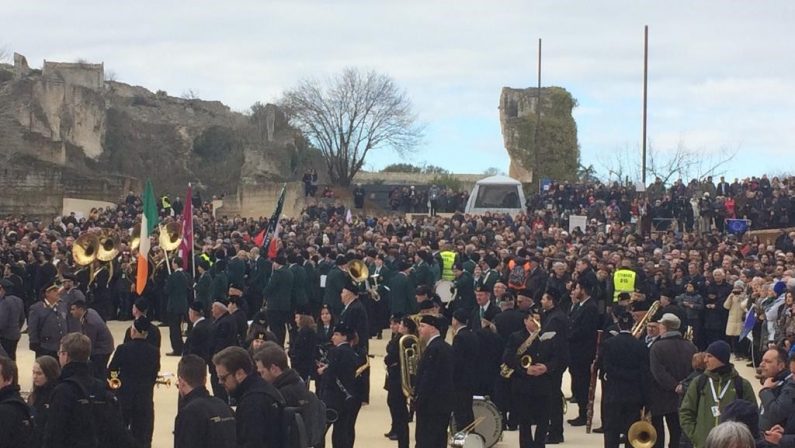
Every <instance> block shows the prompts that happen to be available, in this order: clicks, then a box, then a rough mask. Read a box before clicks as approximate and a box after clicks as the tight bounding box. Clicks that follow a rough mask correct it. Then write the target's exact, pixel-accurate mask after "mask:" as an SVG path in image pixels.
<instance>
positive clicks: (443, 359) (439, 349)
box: [414, 315, 455, 448]
mask: <svg viewBox="0 0 795 448" xmlns="http://www.w3.org/2000/svg"><path fill="white" fill-rule="evenodd" d="M439 319H440V318H439V317H435V316H432V315H425V316H422V318H421V319H420V328H419V330H420V338H421V339H422V341H424V342H425V344H426V348H425V352H424V353H423V355H422V358H421V359H420V363H419V366H418V367H417V387H416V389H415V397H414V404H415V410H416V415H417V420H416V421H417V425H416V428H415V434H414V438H415V440H416V442H417V444H416V448H439V447H444V446H446V445H447V424H448V423H449V421H450V413H451V412H452V411H453V401H454V396H455V393H454V390H453V348H452V347H450V344H448V343H447V342H445V341H444V340H443V339H442V338H441V337H440V336H439V326H440V325H439V321H438V320H439Z"/></svg>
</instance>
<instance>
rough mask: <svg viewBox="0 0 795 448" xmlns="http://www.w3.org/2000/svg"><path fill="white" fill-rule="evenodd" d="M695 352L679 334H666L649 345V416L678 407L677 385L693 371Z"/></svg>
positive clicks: (674, 410) (691, 344) (671, 410)
mask: <svg viewBox="0 0 795 448" xmlns="http://www.w3.org/2000/svg"><path fill="white" fill-rule="evenodd" d="M697 351H698V349H697V348H696V346H695V345H693V343H692V342H690V341H688V340H686V339H684V338H682V335H681V333H679V332H671V333H665V334H663V335H662V336H660V338H659V339H657V340H656V341H655V342H654V344H652V345H651V348H650V350H649V365H650V367H651V369H650V371H651V376H652V381H651V393H650V394H649V395H650V399H649V408H650V410H651V413H652V415H654V416H656V415H663V414H668V413H671V412H676V411H678V410H679V401H680V397H679V394H677V393H676V386H678V385H679V383H680V382H681V381H682V380H684V379H685V378H687V376H688V375H690V372H692V371H693V367H692V358H693V355H694V354H695V353H696V352H697Z"/></svg>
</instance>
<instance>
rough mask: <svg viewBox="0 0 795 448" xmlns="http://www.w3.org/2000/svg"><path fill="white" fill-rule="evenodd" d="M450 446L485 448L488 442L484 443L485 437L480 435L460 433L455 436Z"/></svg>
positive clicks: (457, 447)
mask: <svg viewBox="0 0 795 448" xmlns="http://www.w3.org/2000/svg"><path fill="white" fill-rule="evenodd" d="M450 446H452V447H454V448H484V447H485V446H486V442H484V441H483V436H481V435H480V434H478V433H474V432H470V433H468V434H465V433H463V432H459V433H456V434H455V435H453V440H451V441H450Z"/></svg>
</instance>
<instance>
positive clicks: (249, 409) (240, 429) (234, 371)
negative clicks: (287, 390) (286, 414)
mask: <svg viewBox="0 0 795 448" xmlns="http://www.w3.org/2000/svg"><path fill="white" fill-rule="evenodd" d="M213 364H215V370H216V372H217V374H218V382H219V383H221V384H222V385H223V386H224V388H225V389H226V391H227V392H228V393H229V396H230V397H232V398H234V399H235V401H236V403H237V412H236V413H235V417H236V419H237V421H236V428H237V430H236V431H237V444H238V446H242V447H252V448H253V447H258V448H281V447H283V446H284V431H283V422H282V409H284V404H285V402H284V397H282V394H280V393H279V391H278V390H276V388H275V387H273V386H272V385H270V384H268V383H267V382H265V380H263V379H262V377H260V376H259V375H258V374H257V371H256V370H255V369H254V362H253V361H252V360H251V356H250V355H249V354H248V352H247V351H245V350H243V349H242V348H240V347H227V348H225V349H223V350H221V351H220V352H219V353H217V354H216V355H215V356H213Z"/></svg>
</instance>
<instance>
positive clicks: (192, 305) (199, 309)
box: [189, 300, 204, 313]
mask: <svg viewBox="0 0 795 448" xmlns="http://www.w3.org/2000/svg"><path fill="white" fill-rule="evenodd" d="M189 306H190V309H192V310H193V311H196V312H198V313H202V312H204V305H203V304H202V303H201V302H199V301H198V300H194V301H193V302H191V303H190V305H189Z"/></svg>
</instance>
